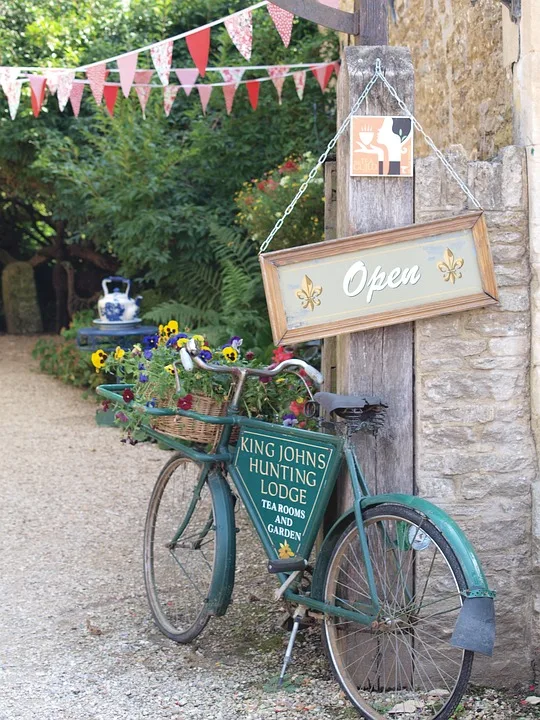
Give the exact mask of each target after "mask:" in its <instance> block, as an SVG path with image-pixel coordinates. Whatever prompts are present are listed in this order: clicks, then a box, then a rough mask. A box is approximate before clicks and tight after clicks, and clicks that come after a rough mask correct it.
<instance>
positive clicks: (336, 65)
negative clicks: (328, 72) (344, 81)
mask: <svg viewBox="0 0 540 720" xmlns="http://www.w3.org/2000/svg"><path fill="white" fill-rule="evenodd" d="M332 65H333V66H334V70H335V71H336V77H337V76H338V75H339V71H340V70H341V63H340V62H339V60H336V61H335V62H334V63H332Z"/></svg>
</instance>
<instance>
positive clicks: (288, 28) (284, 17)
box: [268, 3, 294, 47]
mask: <svg viewBox="0 0 540 720" xmlns="http://www.w3.org/2000/svg"><path fill="white" fill-rule="evenodd" d="M268 12H269V13H270V17H271V18H272V20H273V21H274V25H275V26H276V30H277V31H278V33H279V36H280V37H281V39H282V40H283V44H284V45H285V47H289V43H290V42H291V33H292V26H293V20H294V15H293V14H292V13H291V12H289V11H288V10H284V9H283V8H280V7H278V6H277V5H273V4H272V3H268Z"/></svg>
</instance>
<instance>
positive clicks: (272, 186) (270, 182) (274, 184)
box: [266, 178, 278, 192]
mask: <svg viewBox="0 0 540 720" xmlns="http://www.w3.org/2000/svg"><path fill="white" fill-rule="evenodd" d="M277 186H278V183H277V182H276V181H275V180H274V179H273V178H269V180H268V182H267V183H266V187H267V189H268V191H269V192H272V190H275V189H276V188H277Z"/></svg>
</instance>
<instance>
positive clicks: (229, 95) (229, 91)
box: [223, 85, 236, 115]
mask: <svg viewBox="0 0 540 720" xmlns="http://www.w3.org/2000/svg"><path fill="white" fill-rule="evenodd" d="M235 93H236V87H235V86H234V85H224V86H223V96H224V98H225V107H226V108H227V115H230V114H231V110H232V106H233V102H234V95H235Z"/></svg>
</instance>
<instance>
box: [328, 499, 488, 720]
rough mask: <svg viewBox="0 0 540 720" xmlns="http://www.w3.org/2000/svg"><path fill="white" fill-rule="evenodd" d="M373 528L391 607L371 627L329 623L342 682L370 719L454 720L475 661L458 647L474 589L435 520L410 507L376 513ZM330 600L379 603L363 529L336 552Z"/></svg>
mask: <svg viewBox="0 0 540 720" xmlns="http://www.w3.org/2000/svg"><path fill="white" fill-rule="evenodd" d="M364 528H365V532H366V536H367V541H368V547H369V553H370V557H371V561H372V563H373V571H374V575H375V584H376V587H377V593H378V597H379V602H380V606H381V607H380V612H379V615H378V617H377V619H376V621H375V622H374V623H373V624H372V625H369V626H366V625H361V624H359V623H356V622H353V621H350V620H344V619H341V618H338V617H330V616H327V617H326V618H325V623H324V630H323V641H324V644H325V648H326V651H327V654H328V657H329V660H330V662H331V664H332V667H333V669H334V672H335V674H336V676H337V679H338V680H339V682H340V684H341V686H342V688H343V689H344V691H345V692H346V693H347V695H348V696H349V698H350V700H351V702H352V703H353V705H354V706H355V707H356V708H357V710H358V711H359V713H360V715H362V717H364V718H367V719H368V720H381V719H382V718H393V719H394V720H395V719H396V718H403V719H404V720H405V718H407V719H409V718H410V719H411V720H412V719H415V720H416V719H418V720H420V719H421V720H435V718H436V719H437V720H447V719H448V718H450V716H451V715H452V713H453V712H454V710H455V709H456V707H457V705H458V704H459V701H460V699H461V697H462V696H463V693H464V692H465V689H466V686H467V682H468V680H469V677H470V673H471V667H472V661H473V656H474V653H472V652H469V651H464V650H461V649H459V648H455V647H453V646H452V645H450V638H451V635H452V631H453V628H454V625H455V623H456V620H457V617H458V614H459V611H460V609H461V605H462V595H461V594H460V593H461V591H462V590H464V589H465V587H466V585H465V578H464V575H463V572H462V570H461V567H460V565H459V562H458V559H457V557H456V555H455V553H454V551H453V550H452V548H451V547H450V545H449V544H448V543H447V541H446V540H445V539H444V537H443V536H442V535H441V533H440V532H439V531H438V530H437V528H436V527H435V526H434V525H433V524H432V523H431V522H429V521H428V520H427V519H426V518H425V517H424V516H423V515H421V514H420V513H418V512H416V511H415V510H412V509H411V508H409V507H406V506H403V505H398V504H386V505H380V506H378V507H376V508H371V509H369V510H367V511H366V512H365V513H364ZM325 599H326V602H327V603H330V604H334V605H339V606H340V607H343V608H347V609H360V608H361V607H363V608H364V610H365V608H366V607H369V605H370V603H371V598H370V592H369V589H368V584H367V577H366V570H365V565H364V562H363V557H362V552H361V549H360V543H359V537H358V529H357V527H356V523H351V525H349V527H348V528H347V529H346V530H345V532H344V533H343V535H342V536H341V538H340V540H339V541H338V543H337V545H336V547H335V549H334V552H333V555H332V558H331V559H330V563H329V567H328V572H327V576H326V586H325Z"/></svg>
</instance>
